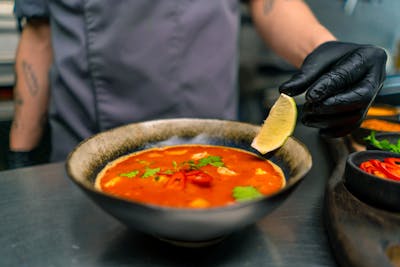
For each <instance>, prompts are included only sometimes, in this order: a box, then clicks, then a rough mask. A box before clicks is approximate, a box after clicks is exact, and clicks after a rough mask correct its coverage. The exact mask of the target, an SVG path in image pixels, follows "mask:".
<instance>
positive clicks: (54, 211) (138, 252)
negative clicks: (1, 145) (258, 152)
mask: <svg viewBox="0 0 400 267" xmlns="http://www.w3.org/2000/svg"><path fill="white" fill-rule="evenodd" d="M295 136H296V137H297V138H298V139H300V140H301V141H302V142H304V143H305V144H306V145H307V146H308V147H309V149H310V151H311V153H312V156H313V167H312V169H311V171H310V173H309V174H308V175H307V176H306V178H305V180H304V181H303V182H302V183H301V184H300V185H299V186H298V187H297V188H296V189H295V192H294V193H293V194H292V195H291V196H290V197H289V199H288V200H287V201H286V202H285V203H284V204H283V205H282V206H280V207H279V208H278V209H276V210H275V211H274V212H273V213H271V214H270V215H268V216H267V217H265V218H264V219H262V220H261V221H259V222H258V223H257V224H256V225H253V226H250V227H248V228H245V229H243V230H241V231H239V232H236V233H234V234H232V235H230V236H228V237H227V238H226V239H225V240H223V241H222V242H221V243H219V244H217V245H215V246H212V247H207V248H201V249H189V248H180V247H174V246H172V245H169V244H166V243H163V242H162V241H159V240H157V239H156V238H153V237H151V236H148V235H145V234H142V233H140V232H137V231H134V230H129V229H128V228H126V227H125V226H124V225H122V224H121V223H120V222H119V221H117V220H115V219H114V218H112V217H111V216H109V215H108V214H106V213H105V212H103V211H102V210H101V209H100V208H98V207H97V206H96V205H95V204H93V203H92V202H91V200H90V199H88V198H87V197H86V196H85V195H84V194H83V192H81V191H80V189H78V187H76V186H75V185H74V184H73V183H72V182H71V181H70V180H69V179H68V177H67V176H66V174H65V170H64V163H56V164H48V165H42V166H38V167H31V168H22V169H18V170H12V171H3V172H0V212H1V223H0V232H1V236H0V266H22V267H24V266H41V267H47V266H69V267H71V266H97V267H98V266H251V267H253V266H293V267H303V266H304V267H313V266H337V265H336V263H335V260H334V257H333V254H332V252H331V250H330V246H329V243H328V240H327V235H326V232H325V228H324V226H323V220H322V209H323V195H324V189H325V184H326V181H327V179H328V177H329V176H330V173H331V171H332V169H333V167H334V166H333V163H332V162H331V159H330V155H329V151H328V150H327V149H326V147H325V144H324V142H323V141H322V140H320V139H319V138H318V134H317V131H316V130H314V129H310V128H306V127H304V126H302V125H298V126H297V129H296V132H295Z"/></svg>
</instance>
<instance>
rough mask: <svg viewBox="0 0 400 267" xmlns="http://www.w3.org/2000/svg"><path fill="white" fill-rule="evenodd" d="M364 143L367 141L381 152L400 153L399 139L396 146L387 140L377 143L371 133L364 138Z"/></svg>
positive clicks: (372, 132) (373, 132)
mask: <svg viewBox="0 0 400 267" xmlns="http://www.w3.org/2000/svg"><path fill="white" fill-rule="evenodd" d="M364 140H365V141H368V142H369V143H370V144H371V145H373V146H374V147H376V148H379V149H381V150H385V151H390V152H395V153H400V139H398V140H397V143H396V144H393V143H391V142H390V141H389V140H387V139H383V140H381V141H379V140H378V139H376V137H375V131H371V133H370V134H369V135H368V136H367V137H365V138H364Z"/></svg>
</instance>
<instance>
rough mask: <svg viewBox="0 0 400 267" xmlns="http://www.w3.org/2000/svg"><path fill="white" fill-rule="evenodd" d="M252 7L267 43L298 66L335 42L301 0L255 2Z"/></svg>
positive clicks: (254, 0)
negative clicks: (308, 57) (322, 46)
mask: <svg viewBox="0 0 400 267" xmlns="http://www.w3.org/2000/svg"><path fill="white" fill-rule="evenodd" d="M250 5H251V6H250V8H251V13H252V17H253V20H254V23H255V25H256V28H257V30H258V31H259V33H260V35H261V36H262V38H263V39H264V41H265V42H266V43H267V44H268V46H270V47H271V49H273V50H274V51H275V52H276V53H277V54H279V55H280V56H282V57H283V58H285V59H286V60H287V61H288V62H290V63H292V64H293V65H294V66H296V67H299V66H301V64H302V62H303V60H304V58H305V57H306V56H307V55H308V54H309V53H310V52H311V51H312V50H314V49H315V48H316V47H317V46H319V45H320V44H322V43H324V42H327V41H332V40H335V37H334V36H333V35H332V34H331V33H330V32H329V31H328V30H327V29H326V28H325V27H323V26H322V25H321V24H320V23H319V22H318V20H317V19H316V18H315V16H314V15H313V13H312V11H311V10H310V9H309V7H308V6H307V5H306V4H305V3H304V2H303V1H301V0H252V1H251V2H250Z"/></svg>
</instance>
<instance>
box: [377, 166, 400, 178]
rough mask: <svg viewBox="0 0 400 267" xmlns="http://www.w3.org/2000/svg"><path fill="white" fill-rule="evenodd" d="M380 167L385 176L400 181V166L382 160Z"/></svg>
mask: <svg viewBox="0 0 400 267" xmlns="http://www.w3.org/2000/svg"><path fill="white" fill-rule="evenodd" d="M381 169H382V171H383V173H384V174H386V176H387V178H391V179H393V180H397V181H400V167H399V166H397V165H393V164H390V163H386V162H382V163H381Z"/></svg>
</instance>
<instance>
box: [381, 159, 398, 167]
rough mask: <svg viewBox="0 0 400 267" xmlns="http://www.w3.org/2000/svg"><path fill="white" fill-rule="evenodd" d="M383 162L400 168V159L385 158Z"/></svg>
mask: <svg viewBox="0 0 400 267" xmlns="http://www.w3.org/2000/svg"><path fill="white" fill-rule="evenodd" d="M383 162H387V163H390V164H393V165H397V166H399V167H400V158H385V159H384V160H383Z"/></svg>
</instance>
